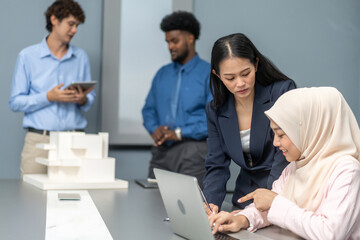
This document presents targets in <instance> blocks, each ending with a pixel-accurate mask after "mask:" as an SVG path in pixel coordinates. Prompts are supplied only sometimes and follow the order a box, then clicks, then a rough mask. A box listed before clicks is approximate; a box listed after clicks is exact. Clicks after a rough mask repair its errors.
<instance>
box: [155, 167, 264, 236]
mask: <svg viewBox="0 0 360 240" xmlns="http://www.w3.org/2000/svg"><path fill="white" fill-rule="evenodd" d="M154 173H155V177H156V179H157V182H158V186H159V190H160V193H161V197H162V199H163V202H164V205H165V209H166V212H167V214H168V217H169V218H170V225H171V228H172V230H173V232H174V233H175V234H177V235H179V236H181V237H184V238H187V239H196V240H209V239H264V236H262V238H260V236H258V235H257V234H255V233H250V232H248V231H242V232H241V234H240V235H243V236H244V238H242V237H241V238H234V237H231V236H229V235H225V234H220V233H219V234H217V236H215V237H214V235H213V234H212V232H211V228H210V226H209V221H208V218H207V215H206V212H205V209H204V201H203V198H202V196H201V193H200V191H199V187H198V182H197V179H196V178H195V177H191V176H187V175H183V174H179V173H173V172H169V171H165V170H161V169H157V168H154ZM236 235H238V234H236Z"/></svg>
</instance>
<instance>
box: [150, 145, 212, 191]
mask: <svg viewBox="0 0 360 240" xmlns="http://www.w3.org/2000/svg"><path fill="white" fill-rule="evenodd" d="M151 153H152V159H151V161H150V166H149V175H148V176H149V178H155V176H154V172H153V169H154V168H160V169H164V170H168V171H172V172H177V173H182V174H186V175H190V176H194V177H196V178H197V180H198V182H199V185H200V186H201V188H202V186H203V183H202V180H203V177H204V175H205V157H206V154H207V145H206V141H194V140H185V141H181V142H175V143H174V144H172V145H170V146H167V145H162V146H158V147H152V148H151Z"/></svg>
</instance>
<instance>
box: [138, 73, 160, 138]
mask: <svg viewBox="0 0 360 240" xmlns="http://www.w3.org/2000/svg"><path fill="white" fill-rule="evenodd" d="M158 75H159V72H158V73H157V74H156V75H155V77H154V79H153V81H152V84H151V88H150V91H149V94H148V95H147V97H146V100H145V105H144V107H143V109H142V116H143V120H144V122H143V125H144V127H145V128H146V130H147V131H148V132H149V134H150V135H151V134H152V133H153V132H154V131H155V130H156V128H157V127H158V126H159V125H160V122H159V120H158V115H157V112H156V96H155V89H156V82H157V79H158Z"/></svg>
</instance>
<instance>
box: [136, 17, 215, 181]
mask: <svg viewBox="0 0 360 240" xmlns="http://www.w3.org/2000/svg"><path fill="white" fill-rule="evenodd" d="M160 27H161V30H163V31H164V32H165V40H166V42H167V44H168V48H169V51H170V55H171V60H172V63H170V64H167V65H165V66H163V67H162V68H160V70H159V71H158V72H157V73H156V75H155V77H154V79H153V82H152V86H151V89H150V92H149V94H148V96H147V98H146V102H145V106H144V107H143V109H142V115H143V119H144V126H145V128H146V129H147V131H148V132H149V133H150V135H151V137H152V138H153V140H154V146H153V147H152V159H151V162H150V166H149V174H148V177H149V178H150V179H152V178H154V173H153V169H154V168H161V169H166V170H169V171H173V172H178V173H183V174H188V175H192V176H195V177H197V179H198V181H199V183H200V184H202V178H203V176H204V173H205V164H204V159H205V156H206V154H207V146H206V142H205V139H206V137H207V123H206V113H205V106H206V103H207V102H209V101H210V100H211V99H212V95H211V93H210V87H209V75H210V64H209V63H208V62H206V61H204V60H202V59H200V57H199V56H198V54H197V53H196V51H195V41H196V40H197V39H198V38H199V35H200V24H199V22H198V21H197V19H196V18H195V17H194V15H193V14H191V13H188V12H184V11H178V12H174V13H172V14H170V15H167V16H165V17H164V18H163V20H162V22H161V24H160Z"/></svg>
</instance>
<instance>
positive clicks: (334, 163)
mask: <svg viewBox="0 0 360 240" xmlns="http://www.w3.org/2000/svg"><path fill="white" fill-rule="evenodd" d="M265 114H266V115H267V117H268V118H269V119H270V126H271V128H272V130H273V132H274V134H275V137H274V146H276V147H279V149H280V150H282V151H283V154H284V156H285V158H286V160H287V161H289V162H290V164H289V165H288V166H287V167H286V168H285V169H284V171H283V172H282V174H281V176H280V178H279V179H278V180H277V181H275V182H274V184H273V188H272V190H271V191H270V190H267V189H257V190H256V191H254V192H252V193H250V194H248V195H246V196H245V197H242V198H240V199H239V200H238V201H239V202H244V201H247V200H249V199H254V203H253V204H250V205H249V206H248V207H246V208H245V209H244V210H243V211H241V212H238V213H227V212H220V213H219V214H216V215H212V216H210V217H209V221H210V224H211V225H213V223H215V224H214V228H213V232H214V233H215V232H216V231H231V232H236V231H239V230H240V229H242V228H247V229H248V230H249V231H256V230H257V229H259V228H263V227H265V226H268V225H270V224H275V225H278V226H280V227H282V228H286V229H289V230H291V231H292V232H294V233H296V234H298V235H299V236H301V237H304V238H306V239H360V162H359V161H360V154H359V153H360V130H359V126H358V124H357V122H356V119H355V117H354V114H353V113H352V111H351V109H350V107H349V106H348V104H347V103H346V101H345V99H344V98H343V96H342V95H341V93H340V92H339V91H338V90H336V89H335V88H331V87H319V88H299V89H295V90H291V91H289V92H287V93H285V94H283V95H282V96H281V97H280V98H279V99H278V100H277V101H276V103H275V104H274V106H273V107H272V108H271V109H270V110H268V111H266V112H265Z"/></svg>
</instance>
